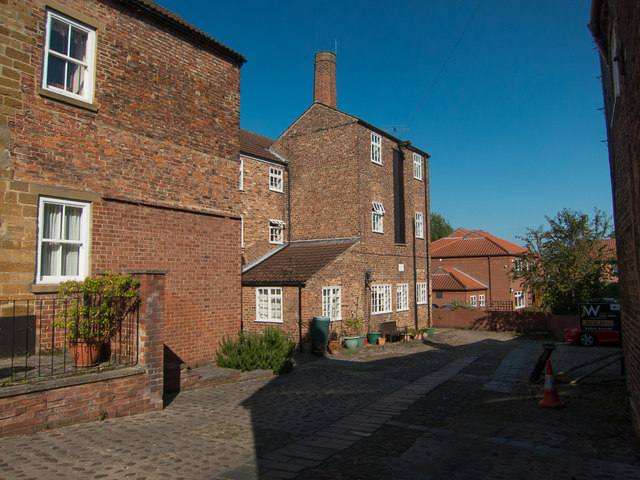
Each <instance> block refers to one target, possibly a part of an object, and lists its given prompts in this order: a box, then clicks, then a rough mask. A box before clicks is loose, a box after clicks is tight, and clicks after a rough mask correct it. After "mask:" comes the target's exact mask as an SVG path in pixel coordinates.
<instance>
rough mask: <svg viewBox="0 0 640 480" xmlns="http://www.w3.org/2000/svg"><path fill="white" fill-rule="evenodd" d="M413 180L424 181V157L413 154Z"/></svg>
mask: <svg viewBox="0 0 640 480" xmlns="http://www.w3.org/2000/svg"><path fill="white" fill-rule="evenodd" d="M413 178H417V179H418V180H422V156H421V155H418V154H417V153H414V154H413Z"/></svg>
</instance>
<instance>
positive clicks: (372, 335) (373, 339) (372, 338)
mask: <svg viewBox="0 0 640 480" xmlns="http://www.w3.org/2000/svg"><path fill="white" fill-rule="evenodd" d="M381 335H382V333H381V332H369V333H367V340H368V341H369V343H370V344H371V345H375V344H376V343H378V339H379V338H380V336H381Z"/></svg>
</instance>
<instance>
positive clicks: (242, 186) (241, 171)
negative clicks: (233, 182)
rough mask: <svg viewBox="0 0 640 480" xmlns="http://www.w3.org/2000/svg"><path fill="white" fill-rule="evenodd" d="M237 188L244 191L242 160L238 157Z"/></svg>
mask: <svg viewBox="0 0 640 480" xmlns="http://www.w3.org/2000/svg"><path fill="white" fill-rule="evenodd" d="M238 188H239V189H240V190H244V158H242V157H240V178H239V180H238Z"/></svg>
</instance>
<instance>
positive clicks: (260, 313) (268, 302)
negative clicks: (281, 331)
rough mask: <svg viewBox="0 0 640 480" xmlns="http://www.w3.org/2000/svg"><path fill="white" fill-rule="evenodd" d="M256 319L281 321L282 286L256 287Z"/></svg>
mask: <svg viewBox="0 0 640 480" xmlns="http://www.w3.org/2000/svg"><path fill="white" fill-rule="evenodd" d="M256 321H257V322H278V323H282V288H280V287H268V288H258V289H256Z"/></svg>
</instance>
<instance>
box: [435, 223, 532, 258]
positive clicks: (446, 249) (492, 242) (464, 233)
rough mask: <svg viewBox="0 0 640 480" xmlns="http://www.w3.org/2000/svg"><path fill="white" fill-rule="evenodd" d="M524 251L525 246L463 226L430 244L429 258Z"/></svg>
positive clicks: (505, 253)
mask: <svg viewBox="0 0 640 480" xmlns="http://www.w3.org/2000/svg"><path fill="white" fill-rule="evenodd" d="M526 251H527V249H526V248H523V247H521V246H519V245H516V244H515V243H511V242H508V241H506V240H502V239H501V238H498V237H495V236H493V235H491V234H490V233H487V232H484V231H482V230H467V229H465V228H459V229H457V230H456V231H455V232H453V233H452V234H451V235H449V236H448V237H445V238H441V239H439V240H436V241H435V242H433V243H432V244H431V258H452V257H453V258H456V257H457V258H459V257H487V256H489V257H493V256H504V255H518V254H520V253H525V252H526Z"/></svg>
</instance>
